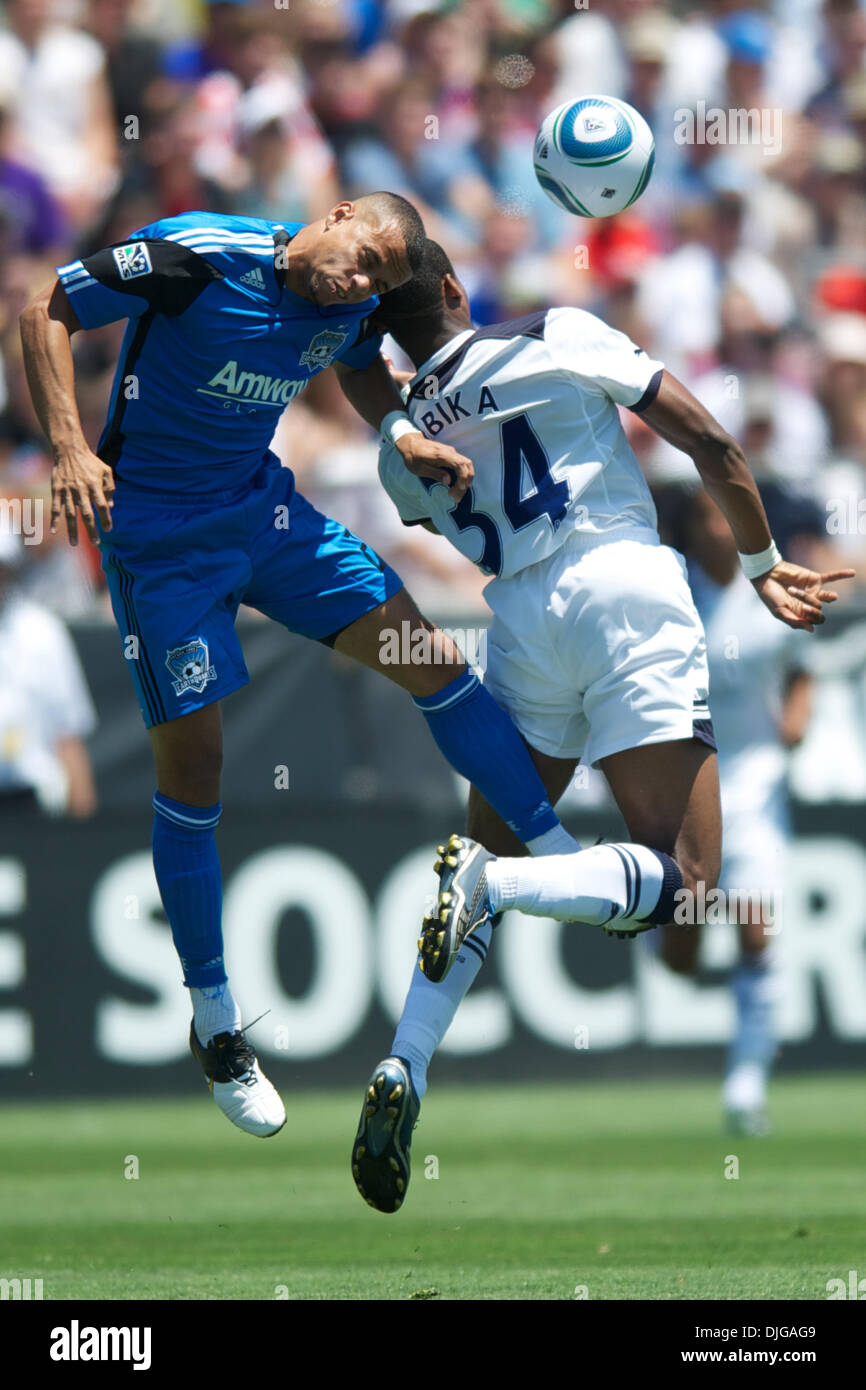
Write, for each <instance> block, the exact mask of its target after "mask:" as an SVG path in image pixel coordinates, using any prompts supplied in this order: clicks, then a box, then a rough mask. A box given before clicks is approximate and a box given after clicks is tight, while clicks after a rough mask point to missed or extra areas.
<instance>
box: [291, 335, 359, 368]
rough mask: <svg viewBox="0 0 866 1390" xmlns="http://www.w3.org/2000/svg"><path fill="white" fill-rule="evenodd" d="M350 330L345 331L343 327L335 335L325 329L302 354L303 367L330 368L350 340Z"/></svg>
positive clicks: (300, 359)
mask: <svg viewBox="0 0 866 1390" xmlns="http://www.w3.org/2000/svg"><path fill="white" fill-rule="evenodd" d="M348 336H349V333H348V330H346V331H345V332H344V331H343V325H342V324H340V327H339V329H338V330H337V332H336V333H335V332H334V331H333V330H332V329H327V328H326V329H323V330H322V332H321V333H317V334H316V336H315V338H314V339H313V341H312V342H311V343H310V346H309V347H308V348H307V349H306V350H305V351H304V352H302V353H301V356H300V358H299V359H298V360H299V361H300V364H301V366H302V367H309V368H310V369H311V370H312V369H313V367H319V368H324V367H330V365H331V363H332V362H333V360H334V356H335V354H336V352H337V351H338V349H339V348H341V347H342V346H343V344H344V342H345V341H346V339H347V338H348Z"/></svg>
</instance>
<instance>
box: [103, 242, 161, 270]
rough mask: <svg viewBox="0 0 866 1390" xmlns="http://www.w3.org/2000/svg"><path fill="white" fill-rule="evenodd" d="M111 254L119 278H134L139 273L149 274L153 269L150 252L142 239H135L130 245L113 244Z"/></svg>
mask: <svg viewBox="0 0 866 1390" xmlns="http://www.w3.org/2000/svg"><path fill="white" fill-rule="evenodd" d="M111 254H112V255H113V257H114V260H115V263H116V265H117V269H118V270H119V271H120V278H121V280H135V279H136V278H137V277H138V276H139V275H149V274H150V272H151V271H152V269H153V266H152V265H151V264H150V253H149V251H148V249H147V247H146V246H145V244H144V242H143V241H135V242H133V243H132V245H131V246H115V248H114V250H113V251H112V253H111Z"/></svg>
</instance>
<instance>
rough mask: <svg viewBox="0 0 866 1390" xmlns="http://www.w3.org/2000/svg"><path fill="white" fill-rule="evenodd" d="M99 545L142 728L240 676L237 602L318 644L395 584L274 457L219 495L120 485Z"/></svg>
mask: <svg viewBox="0 0 866 1390" xmlns="http://www.w3.org/2000/svg"><path fill="white" fill-rule="evenodd" d="M100 548H101V551H102V568H103V570H104V571H105V576H106V580H107V583H108V589H109V593H110V594H111V604H112V608H113V609H114V616H115V619H116V620H117V625H118V627H119V629H120V634H121V637H122V639H123V654H124V656H125V657H126V659H127V663H128V665H129V670H130V674H131V675H132V680H133V684H134V685H135V690H136V694H137V695H138V703H139V705H140V706H141V712H142V715H143V717H144V722H145V724H146V725H147V727H148V728H152V727H153V726H154V725H155V724H164V723H165V722H166V721H167V720H169V719H178V718H179V717H180V716H181V715H182V714H190V713H191V712H192V711H193V710H197V709H203V708H204V706H205V705H209V704H212V703H213V702H214V701H215V700H221V699H222V698H223V696H224V695H228V694H230V693H231V691H233V690H237V689H238V688H239V687H240V686H242V685H246V683H247V682H248V681H249V673H248V672H247V668H246V665H245V663H244V658H243V653H242V651H241V646H240V642H239V641H238V638H237V633H236V632H235V618H236V616H237V611H238V606H239V605H240V604H241V603H246V604H249V606H250V607H252V608H258V609H259V611H260V612H262V613H264V614H266V616H267V617H269V618H274V619H275V620H276V621H277V622H278V623H282V624H283V626H284V627H287V628H288V629H289V631H290V632H297V633H300V634H301V635H302V636H303V637H311V638H314V639H318V640H325V639H327V638H329V637H331V636H333V635H334V634H335V633H337V632H339V631H340V630H341V629H342V628H344V627H348V626H349V624H350V623H353V622H355V620H356V619H357V618H360V617H362V616H363V614H364V613H368V612H369V611H370V610H371V609H373V608H376V607H378V606H379V604H382V603H384V602H385V600H386V599H388V598H390V597H391V595H392V594H395V593H396V592H397V591H398V589H401V588H402V587H403V584H402V580H401V579H400V577H399V575H397V574H395V572H394V570H392V569H391V568H390V566H389V565H386V564H385V562H384V561H383V560H381V559H380V558H379V556H378V555H377V554H376V553H375V551H373V550H371V549H370V547H369V546H368V545H365V544H364V542H363V541H361V540H359V539H358V537H357V536H354V535H352V533H351V531H348V530H347V529H346V527H345V526H341V525H340V523H339V522H337V521H332V520H330V518H329V517H326V516H322V515H321V513H320V512H317V511H316V509H315V507H312V506H311V505H310V503H309V502H306V501H305V500H304V498H303V497H301V496H300V495H299V494H298V493H296V492H295V482H294V477H293V475H292V473H291V472H290V471H289V469H287V468H281V467H280V465H279V461H278V460H277V459H276V457H275V456H274V455H273V454H270V455H268V456H266V458H265V460H264V462H263V465H262V468H261V469H260V471H259V473H258V474H257V475H256V477H255V479H254V480H253V482H252V483H251V484H248V485H246V486H245V487H243V488H235V489H234V490H233V491H231V492H227V493H218V492H217V493H210V494H208V495H207V496H204V497H190V496H189V495H183V496H179V495H178V494H173V495H172V494H165V493H159V492H150V491H148V490H146V489H144V488H138V487H131V486H129V485H125V484H123V483H122V482H121V483H120V484H119V485H118V488H117V491H116V493H115V499H114V508H113V511H112V529H111V531H107V532H103V533H102V541H101V547H100Z"/></svg>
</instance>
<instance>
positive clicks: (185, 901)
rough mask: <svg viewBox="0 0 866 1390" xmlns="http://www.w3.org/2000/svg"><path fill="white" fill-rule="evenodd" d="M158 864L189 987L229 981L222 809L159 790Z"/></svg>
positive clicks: (165, 904)
mask: <svg viewBox="0 0 866 1390" xmlns="http://www.w3.org/2000/svg"><path fill="white" fill-rule="evenodd" d="M153 809H154V811H155V812H156V814H155V815H154V818H153V868H154V872H155V873H156V881H157V883H158V884H159V892H160V896H161V898H162V904H163V907H164V908H165V911H166V916H167V917H168V920H169V923H170V925H171V934H172V937H173V938H174V944H175V949H176V951H177V953H178V955H179V956H180V961H181V965H182V966H183V972H184V978H183V982H184V984H185V985H195V986H198V987H204V986H210V985H220V984H223V983H225V980H226V972H225V966H224V965H223V934H222V872H221V870H220V861H219V855H218V853H217V847H216V836H215V835H214V831H215V830H216V827H217V823H218V821H219V818H220V812H221V810H222V807H221V806H220V804H219V802H217V804H216V806H208V807H207V808H203V807H201V806H186V805H184V803H183V802H181V801H172V799H171V797H168V796H163V794H162V792H156V794H155V795H154V798H153Z"/></svg>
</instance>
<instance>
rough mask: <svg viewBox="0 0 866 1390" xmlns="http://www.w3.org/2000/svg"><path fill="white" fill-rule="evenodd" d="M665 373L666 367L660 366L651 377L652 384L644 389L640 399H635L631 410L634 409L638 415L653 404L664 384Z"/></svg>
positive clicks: (630, 407)
mask: <svg viewBox="0 0 866 1390" xmlns="http://www.w3.org/2000/svg"><path fill="white" fill-rule="evenodd" d="M663 375H664V367H659V369H658V371H657V372H654V373H653V375H652V377H651V379H650V384H649V386H648V387H647V388H646V390H645V391H644V393H643V395H642V396H641V398H640V400H639V401H635V403H634V405H630V406H629V410H633V411H634V413H635V414H636V415H640V413H641V411H642V410H646V409H647V407H648V406H651V405H652V403H653V401H654V400H655V398H656V396H657V395H658V393H659V387H660V386H661V384H662V376H663Z"/></svg>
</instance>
